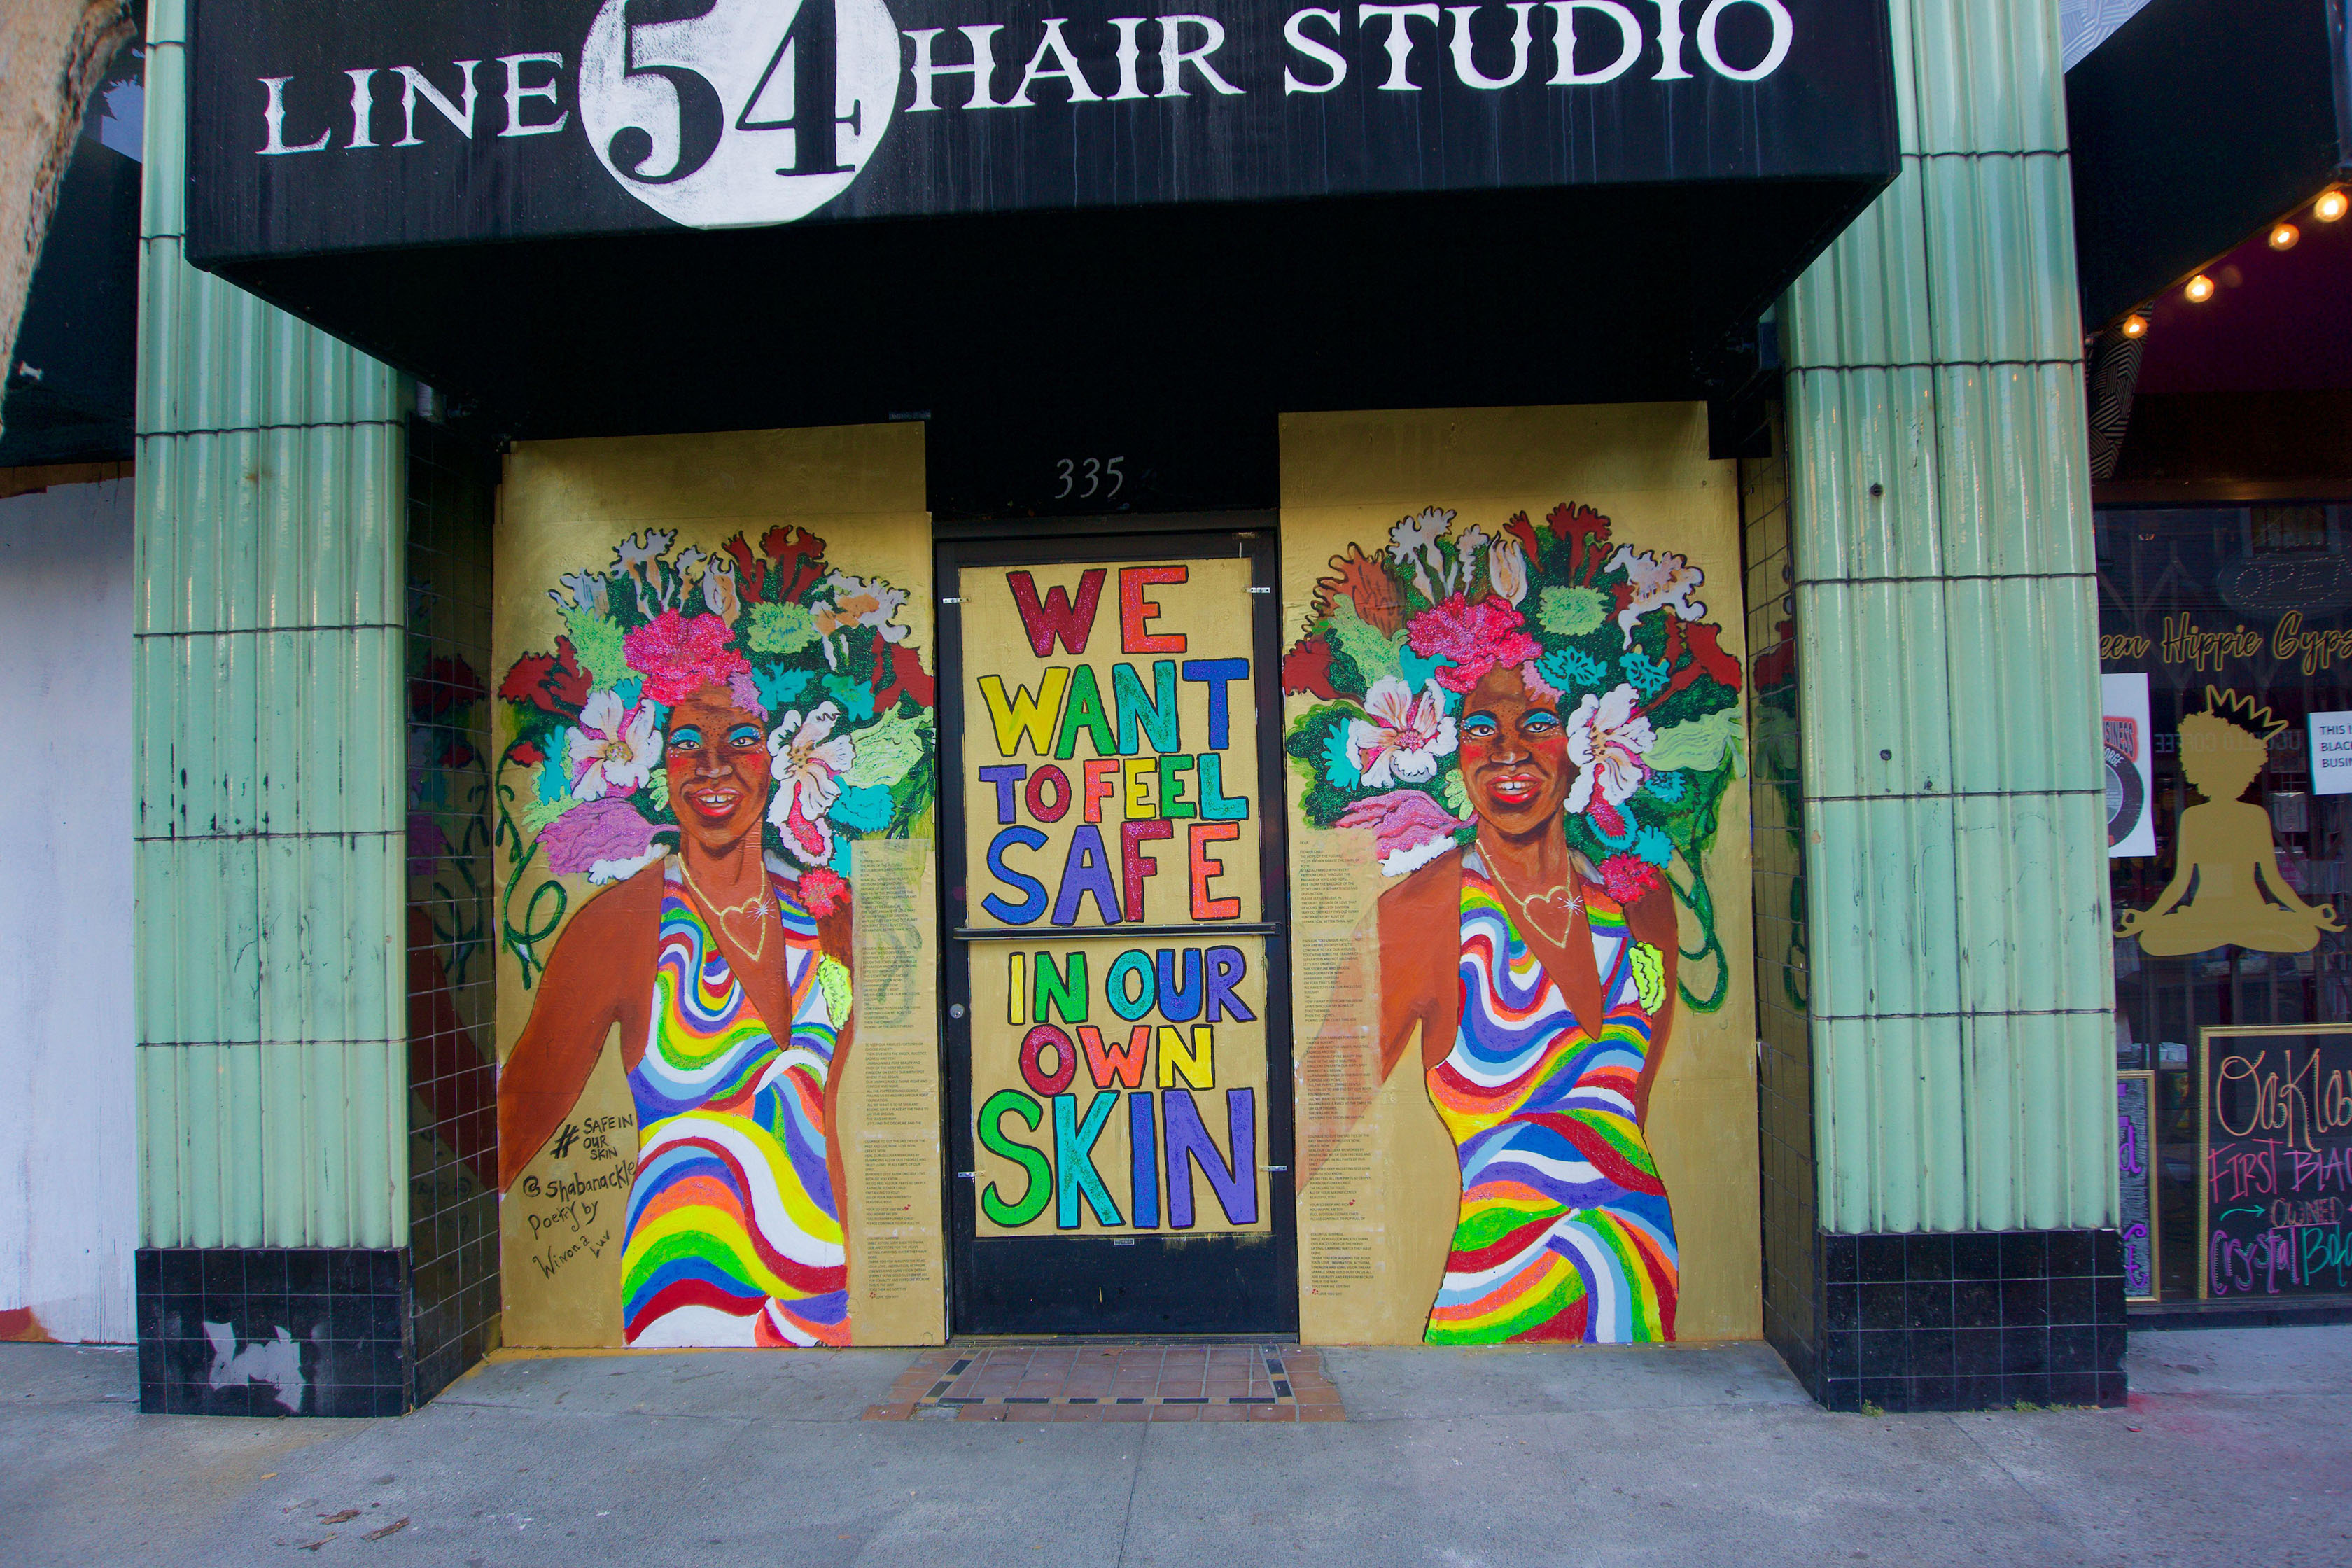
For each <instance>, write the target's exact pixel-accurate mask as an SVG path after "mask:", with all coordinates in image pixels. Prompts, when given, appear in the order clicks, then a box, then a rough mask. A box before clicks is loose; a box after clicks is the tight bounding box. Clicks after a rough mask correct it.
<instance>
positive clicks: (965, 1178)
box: [956, 1171, 974, 1182]
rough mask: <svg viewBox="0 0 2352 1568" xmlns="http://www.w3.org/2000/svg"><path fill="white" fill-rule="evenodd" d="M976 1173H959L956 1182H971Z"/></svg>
mask: <svg viewBox="0 0 2352 1568" xmlns="http://www.w3.org/2000/svg"><path fill="white" fill-rule="evenodd" d="M973 1175H974V1173H973V1172H971V1171H958V1172H957V1173H956V1180H957V1181H959V1182H969V1181H971V1178H972V1176H973Z"/></svg>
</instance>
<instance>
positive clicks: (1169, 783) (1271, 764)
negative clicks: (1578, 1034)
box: [939, 518, 1298, 1334]
mask: <svg viewBox="0 0 2352 1568" xmlns="http://www.w3.org/2000/svg"><path fill="white" fill-rule="evenodd" d="M1271 521H1272V520H1271V519H1266V520H1265V524H1266V526H1265V527H1262V528H1260V529H1259V530H1257V531H1230V532H1198V533H1173V532H1170V533H1158V534H1153V533H1138V532H1136V531H1135V529H1136V527H1137V522H1138V520H1136V519H1133V518H1124V519H1118V520H1109V519H1106V520H1104V521H1103V522H1102V524H1101V525H1100V527H1099V529H1096V528H1093V527H1090V526H1087V525H1083V524H1082V525H1079V527H1078V528H1076V529H1075V530H1073V531H1068V532H1066V533H1062V534H1060V535H1057V537H1055V539H1053V540H1051V541H990V542H954V543H943V544H941V545H940V551H939V555H940V559H939V568H940V570H939V582H940V595H941V598H940V674H941V681H940V777H941V784H942V788H941V792H940V829H939V830H940V843H941V846H942V850H943V854H944V858H945V862H946V865H945V870H946V876H945V878H944V882H945V886H946V889H947V892H946V897H945V903H946V909H945V911H944V919H945V926H946V930H947V931H948V936H949V940H948V944H947V953H946V958H947V975H946V986H945V994H946V998H947V1003H948V1020H947V1040H948V1068H949V1073H948V1077H949V1113H948V1114H949V1120H950V1125H949V1130H948V1137H949V1144H950V1154H951V1163H950V1173H951V1177H950V1202H949V1212H950V1226H951V1227H952V1236H953V1241H952V1248H953V1260H952V1273H953V1306H952V1321H953V1325H954V1328H955V1331H957V1332H959V1333H1267V1334H1273V1333H1287V1332H1291V1331H1296V1329H1297V1323H1298V1300H1297V1263H1296V1236H1295V1230H1294V1214H1293V1205H1292V1188H1291V1179H1290V1162H1291V1141H1290V1126H1291V1103H1290V1007H1289V963H1288V952H1287V949H1286V914H1287V903H1286V898H1285V892H1284V881H1283V878H1284V865H1285V859H1284V850H1283V826H1284V809H1283V805H1282V802H1283V795H1282V775H1281V767H1280V763H1281V751H1280V741H1279V721H1280V701H1281V698H1280V687H1279V681H1278V679H1276V676H1277V661H1278V657H1279V656H1278V652H1277V647H1278V639H1279V628H1278V626H1277V617H1278V614H1279V612H1278V610H1277V607H1276V606H1277V595H1276V592H1275V564H1276V557H1275V552H1274V535H1273V531H1272V529H1271V526H1270V525H1271Z"/></svg>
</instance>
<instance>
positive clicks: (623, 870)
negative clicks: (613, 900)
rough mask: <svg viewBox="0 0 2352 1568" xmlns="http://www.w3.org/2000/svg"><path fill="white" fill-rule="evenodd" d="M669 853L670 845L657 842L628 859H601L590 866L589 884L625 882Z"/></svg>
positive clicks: (608, 884) (598, 886)
mask: <svg viewBox="0 0 2352 1568" xmlns="http://www.w3.org/2000/svg"><path fill="white" fill-rule="evenodd" d="M668 853H669V846H668V845H667V844H656V845H655V846H654V847H652V848H650V849H648V850H646V852H645V853H644V854H642V855H638V856H635V857H632V858H629V859H626V860H599V861H597V862H596V863H595V864H593V865H592V866H590V867H589V868H588V885H589V886H590V887H592V888H603V887H609V886H611V885H612V884H613V883H614V882H625V881H627V880H628V879H630V878H632V877H634V876H635V875H636V874H637V873H638V872H640V871H642V870H644V869H645V868H646V867H648V866H650V865H652V864H653V863H654V862H655V861H656V860H658V859H660V858H662V857H663V856H665V855H667V854H668Z"/></svg>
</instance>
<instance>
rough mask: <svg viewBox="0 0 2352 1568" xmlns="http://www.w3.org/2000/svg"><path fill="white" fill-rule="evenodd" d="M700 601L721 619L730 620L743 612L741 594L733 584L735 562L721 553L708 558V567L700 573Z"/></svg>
mask: <svg viewBox="0 0 2352 1568" xmlns="http://www.w3.org/2000/svg"><path fill="white" fill-rule="evenodd" d="M702 602H703V604H704V605H708V606H709V610H710V613H711V614H712V615H714V616H718V617H719V619H720V620H722V621H729V622H732V621H733V620H734V619H735V617H736V616H740V615H741V614H742V613H743V595H741V594H740V592H738V591H737V589H736V586H735V563H733V562H732V561H730V560H728V559H727V558H726V557H725V556H723V555H714V556H712V557H711V558H710V568H709V571H707V572H705V573H703V574H702Z"/></svg>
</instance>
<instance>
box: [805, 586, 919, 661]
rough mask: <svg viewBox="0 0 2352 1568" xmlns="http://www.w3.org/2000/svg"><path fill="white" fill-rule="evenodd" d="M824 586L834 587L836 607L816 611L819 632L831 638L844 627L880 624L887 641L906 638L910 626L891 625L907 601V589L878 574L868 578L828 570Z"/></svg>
mask: <svg viewBox="0 0 2352 1568" xmlns="http://www.w3.org/2000/svg"><path fill="white" fill-rule="evenodd" d="M824 586H825V587H827V588H828V589H830V590H832V593H833V607H832V608H831V609H826V608H824V607H822V606H819V607H818V608H817V610H816V629H817V631H818V633H819V634H820V635H822V636H826V637H830V636H831V635H832V634H833V633H835V632H836V631H839V630H841V629H842V628H843V627H845V626H877V627H879V628H881V632H882V640H883V641H884V642H892V643H898V642H905V641H906V640H907V628H906V627H905V626H894V625H892V624H891V623H892V621H893V619H894V618H895V617H896V616H898V610H899V607H900V606H901V605H905V604H906V602H907V590H906V589H904V588H893V587H892V586H890V584H887V583H885V582H883V581H882V580H881V579H880V578H878V577H877V578H874V579H872V580H871V581H869V580H867V579H866V578H864V577H853V576H851V575H850V574H848V573H846V572H832V573H827V574H825V579H824Z"/></svg>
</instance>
